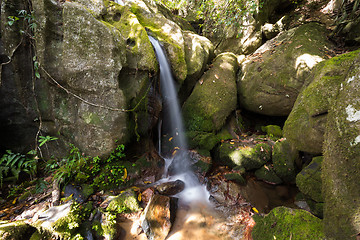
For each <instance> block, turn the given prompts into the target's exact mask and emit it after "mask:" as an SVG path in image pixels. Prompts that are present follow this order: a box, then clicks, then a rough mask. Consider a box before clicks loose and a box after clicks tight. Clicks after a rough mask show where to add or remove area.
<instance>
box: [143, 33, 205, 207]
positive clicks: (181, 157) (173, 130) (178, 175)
mask: <svg viewBox="0 0 360 240" xmlns="http://www.w3.org/2000/svg"><path fill="white" fill-rule="evenodd" d="M149 39H150V42H151V44H152V45H153V47H154V49H155V54H156V57H157V60H158V62H159V66H160V86H161V94H162V97H163V106H164V107H163V109H165V113H164V117H163V123H164V122H166V124H167V127H168V132H169V134H170V136H172V137H171V143H172V148H173V149H174V152H173V156H171V157H167V158H165V176H164V178H163V179H162V180H161V181H163V182H165V181H173V180H176V179H180V180H182V181H183V182H184V183H185V190H184V191H183V192H181V193H180V194H179V197H180V199H181V200H184V201H186V202H192V201H202V202H208V198H209V193H208V192H207V190H206V188H205V186H202V185H201V184H200V183H199V180H198V178H197V177H196V175H195V174H194V173H193V172H192V171H191V169H190V166H189V164H190V163H189V162H190V161H189V156H188V146H187V142H186V139H185V136H184V126H183V121H182V115H181V111H180V104H179V101H178V98H177V93H176V88H175V83H174V79H173V76H172V73H171V68H170V64H169V62H168V60H167V57H166V55H165V51H164V50H163V48H162V47H161V45H160V43H159V42H158V41H157V40H156V39H155V38H153V37H151V36H149ZM159 149H160V151H161V146H160V147H159ZM169 167H171V174H170V175H171V176H167V175H168V171H169Z"/></svg>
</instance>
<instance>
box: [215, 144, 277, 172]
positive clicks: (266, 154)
mask: <svg viewBox="0 0 360 240" xmlns="http://www.w3.org/2000/svg"><path fill="white" fill-rule="evenodd" d="M271 151H272V147H271V146H270V145H269V144H267V143H259V144H248V143H241V142H228V141H226V142H223V143H221V145H220V146H219V147H218V148H217V149H216V157H215V161H216V163H217V164H220V165H227V166H229V167H236V166H240V167H244V168H245V169H246V170H252V169H257V168H260V167H262V166H263V165H264V164H265V163H267V162H268V161H270V160H271Z"/></svg>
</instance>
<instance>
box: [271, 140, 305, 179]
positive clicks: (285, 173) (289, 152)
mask: <svg viewBox="0 0 360 240" xmlns="http://www.w3.org/2000/svg"><path fill="white" fill-rule="evenodd" d="M298 158H299V153H298V151H297V150H295V149H294V148H293V147H292V146H291V145H290V143H289V141H287V140H284V141H277V142H276V143H275V145H274V148H273V152H272V161H273V164H274V170H275V172H276V174H277V175H278V176H279V177H280V178H282V179H283V180H284V181H285V182H288V183H291V182H294V180H295V177H296V171H295V170H296V167H295V166H296V165H295V162H296V160H297V159H298Z"/></svg>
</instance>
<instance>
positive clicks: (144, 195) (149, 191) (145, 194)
mask: <svg viewBox="0 0 360 240" xmlns="http://www.w3.org/2000/svg"><path fill="white" fill-rule="evenodd" d="M154 193H155V191H154V189H153V188H147V189H146V190H145V191H143V192H142V193H141V201H142V202H144V203H145V204H148V203H149V201H150V199H151V198H152V196H153V195H154Z"/></svg>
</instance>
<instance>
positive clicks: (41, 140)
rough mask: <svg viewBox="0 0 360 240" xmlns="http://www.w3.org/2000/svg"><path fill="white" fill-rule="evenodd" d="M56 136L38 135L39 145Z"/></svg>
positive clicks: (54, 138) (52, 139)
mask: <svg viewBox="0 0 360 240" xmlns="http://www.w3.org/2000/svg"><path fill="white" fill-rule="evenodd" d="M34 58H35V59H36V56H35V57H34ZM57 139H58V138H57V137H51V136H45V137H44V136H39V140H38V142H39V147H41V146H42V145H44V144H45V143H47V142H50V141H54V140H57Z"/></svg>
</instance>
